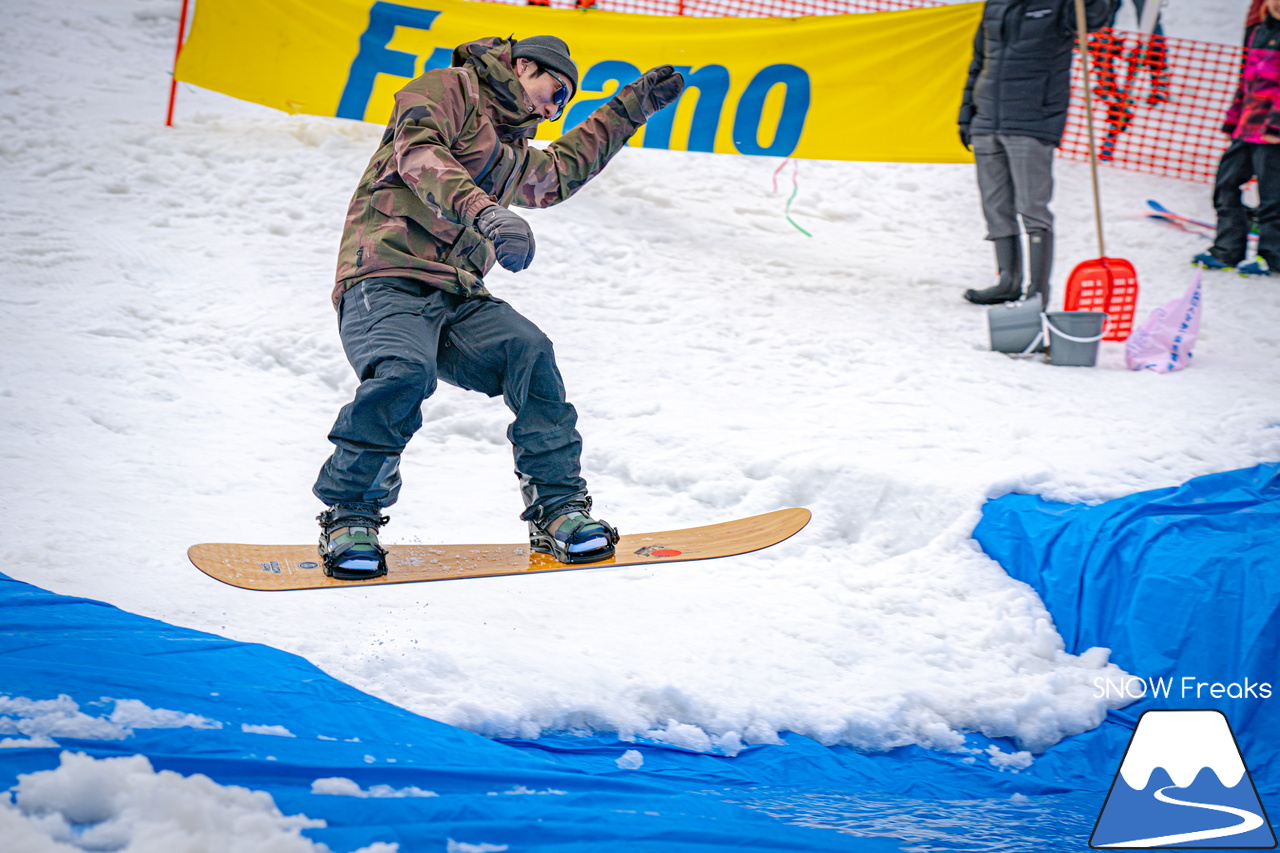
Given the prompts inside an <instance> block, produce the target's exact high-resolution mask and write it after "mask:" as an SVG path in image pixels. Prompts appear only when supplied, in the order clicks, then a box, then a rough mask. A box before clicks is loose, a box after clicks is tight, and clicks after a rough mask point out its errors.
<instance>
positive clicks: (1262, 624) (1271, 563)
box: [0, 465, 1280, 853]
mask: <svg viewBox="0 0 1280 853" xmlns="http://www.w3.org/2000/svg"><path fill="white" fill-rule="evenodd" d="M1277 522H1280V465H1263V466H1259V467H1257V468H1253V469H1249V470H1246V471H1236V472H1230V473H1226V474H1217V475H1211V476H1209V477H1202V478H1199V479H1197V480H1193V481H1191V482H1189V483H1187V484H1185V485H1184V486H1181V487H1178V488H1175V489H1162V490H1157V491H1153V492H1145V493H1142V494H1138V495H1132V496H1130V497H1127V498H1121V499H1118V500H1114V501H1110V502H1108V503H1105V504H1101V505H1099V506H1081V505H1066V504H1054V503H1050V502H1046V501H1043V500H1040V499H1039V498H1035V497H1029V496H1023V495H1008V496H1005V497H1003V498H999V499H997V500H994V501H991V502H990V503H988V505H987V507H986V508H985V509H984V516H983V520H982V522H981V523H980V524H979V525H978V528H977V529H976V531H975V534H974V535H975V538H976V539H978V541H979V542H980V543H981V545H982V547H983V548H984V549H985V550H986V551H987V552H988V553H989V554H991V555H992V556H993V557H994V558H995V559H997V560H999V561H1000V563H1001V564H1002V565H1003V566H1005V567H1006V569H1008V571H1009V572H1010V574H1012V575H1013V576H1014V577H1016V578H1019V579H1021V580H1023V581H1026V582H1027V583H1029V584H1031V585H1032V586H1033V587H1035V588H1036V589H1037V590H1038V591H1039V593H1040V595H1041V596H1042V597H1043V599H1044V601H1045V603H1046V605H1047V606H1048V608H1049V610H1050V612H1051V613H1052V614H1053V616H1054V619H1055V621H1056V623H1057V625H1058V627H1059V630H1060V631H1061V632H1062V634H1063V636H1064V637H1065V638H1066V643H1067V646H1068V649H1069V650H1070V651H1073V652H1081V651H1084V650H1085V649H1087V648H1089V647H1091V646H1107V647H1109V648H1111V649H1113V656H1112V658H1113V660H1115V661H1116V662H1117V663H1118V664H1119V665H1120V666H1121V667H1123V668H1124V669H1125V670H1126V671H1128V672H1130V673H1133V674H1134V675H1136V676H1140V677H1142V678H1151V679H1157V678H1160V677H1173V678H1177V679H1181V678H1182V677H1183V676H1191V677H1192V678H1193V679H1194V680H1195V681H1196V682H1203V683H1206V684H1212V683H1215V682H1216V683H1222V684H1224V685H1227V684H1243V682H1244V680H1245V679H1246V678H1247V679H1249V680H1250V681H1251V682H1270V683H1271V684H1272V685H1273V689H1276V691H1277V694H1280V671H1278V669H1280V668H1278V667H1277V664H1276V661H1277V659H1278V658H1280V648H1278V647H1277V646H1278V643H1280V620H1277V618H1276V614H1277V609H1278V607H1280V523H1277ZM1178 684H1179V686H1181V682H1180V681H1179V682H1178ZM1133 686H1134V685H1130V689H1133ZM1255 689H1256V688H1255ZM1193 691H1194V687H1193ZM1201 694H1202V695H1201V697H1200V698H1198V699H1197V698H1194V697H1191V698H1187V697H1183V696H1178V697H1176V699H1174V698H1171V699H1159V700H1156V699H1151V698H1148V699H1145V700H1143V701H1141V702H1138V703H1136V704H1134V705H1131V706H1129V707H1128V708H1126V709H1124V710H1122V711H1118V712H1113V713H1112V714H1110V715H1109V716H1108V719H1107V721H1106V722H1105V723H1104V724H1103V725H1102V726H1100V727H1099V728H1098V729H1096V730H1094V731H1092V732H1088V733H1086V734H1084V735H1080V736H1077V737H1074V738H1069V739H1067V740H1066V741H1063V742H1062V743H1060V744H1058V745H1057V746H1055V747H1053V748H1052V749H1050V750H1048V751H1047V752H1045V753H1043V754H1042V755H1040V756H1037V758H1036V760H1035V762H1034V763H1033V764H1032V765H1031V766H1030V767H1029V768H1027V769H1025V770H1023V771H1021V772H1009V771H1000V770H998V769H996V768H992V767H990V766H989V765H987V764H986V763H985V762H977V763H970V762H967V761H966V760H965V759H966V756H965V755H964V754H962V753H958V754H944V753H938V752H931V751H928V750H924V749H920V748H916V747H909V748H903V749H897V750H893V751H891V752H889V753H884V754H876V755H864V754H859V753H857V752H855V751H854V750H851V749H844V748H834V749H832V748H827V747H823V746H821V745H820V744H817V743H815V742H813V741H811V740H809V739H807V738H803V737H800V736H797V735H794V734H789V735H786V736H785V743H784V744H782V745H768V746H753V747H749V748H748V749H746V750H744V751H743V752H741V753H740V754H738V755H737V756H735V757H732V758H731V757H726V756H716V755H705V754H696V753H690V752H687V751H684V750H680V749H676V748H672V747H670V746H666V745H662V744H647V743H633V742H622V741H619V740H617V739H616V738H612V737H610V736H609V735H607V734H594V735H591V736H580V735H576V734H570V733H564V734H560V735H548V736H546V737H543V738H539V739H538V740H536V741H504V742H495V741H491V740H486V739H484V738H481V737H478V736H476V735H473V734H470V733H468V732H464V731H461V730H458V729H454V728H451V727H449V726H445V725H443V724H440V723H436V722H434V721H431V720H428V719H424V718H422V717H418V716H415V715H413V714H411V713H408V712H406V711H404V710H402V709H399V708H396V707H395V706H392V705H389V704H387V703H385V702H382V701H381V700H377V699H374V698H372V697H370V696H367V695H365V694H362V693H360V692H359V691H356V690H354V689H353V688H351V687H349V686H347V685H345V684H342V683H340V682H337V681H335V680H333V679H332V678H330V677H328V676H326V675H325V674H324V673H322V672H320V671H319V670H317V669H316V668H315V667H313V666H312V665H310V664H309V663H307V662H306V661H304V660H302V659H299V658H297V657H294V656H292V655H289V654H286V653H283V652H280V651H278V650H274V649H271V648H268V647H265V646H259V645H252V644H244V643H236V642H232V641H230V640H227V639H224V638H221V637H217V636H213V635H209V634H203V633H200V632H196V631H190V630H186V629H182V628H177V627H174V626H171V625H167V624H165V623H162V622H157V621H155V620H150V619H144V618H142V617H138V616H134V615H131V614H127V613H124V612H122V611H120V610H118V609H116V608H113V607H110V606H108V605H104V604H101V603H98V602H92V601H87V600H84V599H76V598H67V597H62V596H57V595H54V594H51V593H48V592H45V591H42V590H40V589H37V588H35V587H32V586H29V585H26V584H22V583H19V582H17V581H13V580H11V579H9V578H6V577H4V576H3V575H0V695H9V696H22V697H27V698H30V699H53V698H55V697H57V696H59V695H66V696H69V697H71V698H72V699H73V700H74V701H75V702H77V703H78V704H79V705H80V706H81V709H82V710H83V711H84V712H85V713H97V714H99V715H102V716H108V715H109V714H110V713H111V711H112V707H111V703H110V701H104V699H103V697H110V698H111V699H115V700H123V699H137V700H140V701H142V702H145V703H146V704H147V705H148V706H150V707H152V708H162V709H167V710H172V711H180V712H182V713H186V714H196V715H200V716H201V717H205V718H208V719H210V720H216V721H219V722H220V723H221V724H222V726H221V728H218V729H192V728H174V729H159V728H135V729H134V730H133V732H132V735H131V736H130V737H128V738H127V739H124V740H96V739H95V740H89V739H76V738H68V737H59V738H58V739H57V740H58V747H56V748H42V747H21V748H10V749H0V789H3V788H5V787H8V786H10V785H12V784H14V782H15V781H16V776H17V774H19V773H30V772H33V771H37V770H47V769H52V768H54V767H56V766H57V764H58V754H59V752H60V751H61V750H62V749H70V750H73V751H79V752H85V753H88V754H90V755H93V756H95V757H108V756H116V755H133V754H139V753H141V754H144V755H146V756H148V757H149V758H150V760H151V762H152V764H153V765H154V766H155V768H156V769H157V770H160V769H165V770H174V771H177V772H179V773H182V774H184V775H191V774H194V773H203V774H205V775H207V776H209V777H211V778H212V779H214V780H215V781H217V782H219V783H221V784H224V785H230V784H234V785H241V786H244V787H248V788H252V789H259V790H265V791H268V792H270V793H271V794H272V796H273V797H274V798H275V801H276V803H277V805H278V806H279V807H280V809H281V810H282V811H283V812H284V813H285V814H298V813H305V814H306V815H308V816H309V817H312V818H321V819H324V820H325V821H326V822H327V823H328V826H327V827H326V828H323V829H310V830H306V833H307V834H308V835H309V836H310V837H312V838H314V839H315V840H317V841H323V842H324V843H326V844H328V845H329V846H330V847H331V848H332V849H333V850H334V851H336V853H344V851H350V850H353V849H356V848H358V847H362V846H366V845H369V844H371V843H373V842H375V841H388V842H392V841H394V842H399V843H400V844H401V850H402V853H408V851H420V850H444V849H445V847H446V844H447V842H448V840H449V839H453V840H454V841H457V842H462V843H465V844H475V845H479V844H491V845H503V844H506V845H508V849H509V850H511V851H513V853H514V851H520V850H539V851H554V850H566V851H568V850H584V851H585V850H602V849H618V850H622V849H625V850H628V851H648V850H655V851H657V850H662V851H683V850H688V851H703V850H705V851H713V850H729V849H735V850H789V851H805V850H813V851H825V850H844V851H857V850H880V849H896V845H890V844H887V843H886V842H884V841H877V840H872V839H865V838H858V837H855V835H850V834H839V833H837V832H835V831H833V830H832V829H829V828H814V827H811V826H797V825H789V822H790V823H800V822H804V823H818V824H822V825H824V826H826V827H841V828H844V829H846V830H848V831H849V832H853V833H855V834H856V833H864V834H866V833H870V834H874V835H880V836H888V837H898V838H905V839H910V840H911V841H912V842H913V844H915V845H917V846H918V847H919V848H920V849H939V850H941V849H996V848H997V847H998V848H999V849H1007V850H1086V849H1087V846H1086V844H1087V837H1088V832H1089V830H1090V829H1091V828H1092V821H1093V818H1094V817H1095V816H1096V814H1097V810H1098V808H1099V807H1100V806H1101V804H1102V800H1103V798H1104V796H1105V793H1106V791H1107V789H1108V787H1109V786H1110V784H1111V779H1112V777H1113V775H1114V774H1115V771H1116V768H1117V766H1118V764H1119V761H1120V758H1121V757H1122V755H1123V754H1124V749H1125V746H1126V744H1127V742H1128V739H1129V736H1130V734H1131V732H1132V728H1133V725H1134V723H1135V721H1136V719H1137V717H1138V715H1139V714H1140V713H1141V712H1142V710H1145V709H1146V708H1151V707H1159V708H1170V707H1216V708H1220V709H1221V710H1223V711H1224V712H1225V713H1226V714H1227V715H1228V718H1229V719H1230V720H1231V723H1232V725H1233V727H1234V728H1235V731H1236V733H1237V735H1238V736H1239V738H1240V742H1241V746H1242V748H1243V749H1244V751H1245V756H1246V760H1247V762H1248V765H1249V767H1250V769H1251V770H1252V772H1253V779H1254V781H1255V783H1256V784H1257V786H1258V788H1259V790H1260V791H1262V792H1264V803H1265V804H1266V805H1268V806H1270V807H1271V808H1270V812H1271V813H1272V814H1276V813H1277V811H1278V809H1277V808H1276V805H1277V804H1276V803H1274V802H1268V799H1272V800H1274V798H1275V795H1276V794H1277V793H1280V772H1277V771H1278V770H1280V767H1278V765H1277V755H1278V754H1280V728H1278V727H1277V725H1276V723H1277V721H1278V720H1277V712H1276V711H1275V710H1273V709H1276V708H1280V695H1276V696H1274V697H1273V698H1270V699H1262V698H1257V699H1253V698H1239V699H1236V698H1231V697H1227V696H1224V697H1222V698H1220V699H1217V700H1214V699H1213V698H1212V697H1210V696H1209V695H1208V694H1206V693H1205V692H1204V690H1203V689H1202V690H1201ZM94 709H97V710H94ZM0 723H3V719H0ZM264 726H265V727H271V726H281V727H284V728H287V730H288V733H289V734H291V735H293V737H284V736H278V734H277V735H273V734H270V733H264V732H269V731H271V729H270V728H267V729H263V728H262V727H264ZM246 727H247V728H246ZM2 737H3V735H0V738H2ZM353 737H358V738H359V742H354V741H352V740H350V739H351V738H353ZM968 743H969V745H970V746H972V747H974V748H977V749H984V748H985V747H987V746H989V745H991V744H993V743H994V744H995V745H998V746H1000V748H1001V749H1002V750H1003V751H1005V752H1010V751H1013V750H1014V749H1016V747H1014V746H1013V745H1012V744H1010V743H1008V742H1005V741H991V740H988V739H986V738H984V737H981V736H979V735H970V736H969V738H968ZM627 750H636V751H638V752H640V753H641V755H642V756H643V765H642V766H641V767H640V768H638V769H635V770H624V769H622V768H620V767H619V766H618V763H617V761H618V759H619V757H621V756H622V754H623V753H624V752H625V751H627ZM329 777H343V778H347V779H351V780H353V781H355V782H356V783H358V784H359V785H360V786H361V787H362V788H365V789H368V788H370V787H371V786H374V785H389V786H391V787H393V788H397V789H402V788H408V787H410V786H413V787H418V788H422V789H426V790H430V791H433V792H436V793H437V794H439V795H440V796H438V797H430V798H421V797H419V798H400V799H360V798H354V797H344V796H328V795H321V794H313V793H312V792H311V784H312V782H313V781H314V780H316V779H319V778H329ZM521 790H522V791H556V792H558V793H554V794H544V795H534V794H528V795H511V796H506V795H505V793H506V792H511V791H521ZM1012 795H1022V796H1023V797H1030V798H1034V802H1035V803H1042V804H1047V805H1045V806H1044V807H1043V808H1040V809H1038V810H1037V809H1036V808H1034V807H1030V806H1027V805H1025V803H1026V800H1025V799H1023V800H1019V798H1018V797H1014V799H1013V800H1012V802H1014V803H1015V804H1017V803H1022V804H1023V805H1018V806H1017V807H1016V808H1012V807H1009V806H1008V804H1009V803H1010V802H1011V801H1010V797H1011V796H1012ZM962 800H963V801H968V802H974V803H979V804H981V814H982V815H985V816H986V817H985V818H979V817H978V816H977V813H975V812H974V811H972V810H966V809H968V807H966V806H964V804H963V803H962V802H961V801H962ZM735 803H741V804H746V805H751V806H753V808H743V807H741V806H740V805H735ZM1011 808H1012V810H1010V809H1011ZM770 813H771V814H774V815H776V816H777V817H776V818H774V817H769V816H768V814H770ZM982 820H985V821H986V823H985V824H984V827H983V828H982V829H981V830H979V829H978V826H979V823H980V821H982ZM978 831H981V832H984V833H987V837H985V838H984V839H979V840H978V842H977V843H976V845H975V843H974V840H973V839H972V838H969V837H967V836H969V835H972V834H973V833H974V832H978ZM1001 831H1004V832H1005V833H1006V836H1005V838H1004V840H1003V841H1001V842H1000V843H999V844H996V843H994V842H993V841H992V839H993V838H994V837H995V836H996V835H998V834H999V832H1001ZM966 845H967V846H966Z"/></svg>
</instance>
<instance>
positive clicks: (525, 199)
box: [512, 65, 684, 207]
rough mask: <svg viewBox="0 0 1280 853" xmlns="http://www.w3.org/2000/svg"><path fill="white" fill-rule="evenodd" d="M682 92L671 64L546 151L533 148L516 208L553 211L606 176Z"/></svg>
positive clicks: (621, 93)
mask: <svg viewBox="0 0 1280 853" xmlns="http://www.w3.org/2000/svg"><path fill="white" fill-rule="evenodd" d="M682 91H684V77H682V76H681V75H680V72H678V71H676V70H675V69H674V68H672V67H671V66H670V65H664V66H660V67H658V68H654V69H653V70H651V71H649V72H647V73H645V74H644V75H642V76H641V77H639V78H638V79H636V80H635V81H634V82H632V83H629V84H627V85H626V86H623V87H622V88H621V89H620V90H619V91H618V94H616V95H614V96H613V97H612V98H610V99H609V100H608V101H607V102H605V103H604V104H602V105H601V106H600V107H599V108H598V109H597V110H596V111H595V112H593V113H592V114H591V115H590V116H589V117H588V118H587V120H586V121H584V122H582V123H581V124H579V125H578V126H577V127H575V128H574V129H573V130H570V131H569V132H568V133H566V134H564V135H563V136H561V137H560V138H559V139H557V140H556V141H555V142H553V143H551V145H549V146H548V147H547V148H546V149H545V150H539V149H536V148H530V149H529V158H528V161H527V162H526V163H525V167H524V170H523V172H522V173H521V175H520V179H519V181H518V188H517V190H516V194H515V197H514V198H513V199H512V203H513V204H516V205H518V206H520V207H549V206H551V205H553V204H559V203H560V202H562V201H564V200H565V199H567V198H569V196H571V195H573V194H574V193H575V192H577V191H578V188H579V187H581V186H582V185H583V184H585V183H586V182H587V181H589V180H591V179H592V178H594V177H595V176H596V175H598V174H599V173H600V171H601V170H602V169H603V168H604V167H605V164H606V163H608V162H609V161H610V160H611V159H613V155H615V154H617V153H618V151H619V150H621V148H622V146H624V145H626V144H627V140H628V139H630V138H631V137H632V135H633V134H635V132H636V131H637V130H639V128H640V126H641V125H643V124H644V123H645V122H646V121H647V120H648V119H649V116H651V115H653V114H654V113H656V112H657V111H658V110H660V109H662V108H663V107H665V106H668V105H669V104H672V103H674V102H675V101H676V99H677V98H679V97H680V93H681V92H682Z"/></svg>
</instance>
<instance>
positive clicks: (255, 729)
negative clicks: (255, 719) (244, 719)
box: [240, 723, 297, 737]
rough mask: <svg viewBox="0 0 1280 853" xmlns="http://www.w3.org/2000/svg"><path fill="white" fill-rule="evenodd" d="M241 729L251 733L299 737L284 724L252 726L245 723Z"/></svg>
mask: <svg viewBox="0 0 1280 853" xmlns="http://www.w3.org/2000/svg"><path fill="white" fill-rule="evenodd" d="M240 731H242V732H247V733H249V734H251V735H272V736H274V737H297V735H295V734H294V733H293V732H291V731H289V730H288V729H286V728H285V727H284V726H251V725H249V724H248V723H244V724H242V725H241V726H240Z"/></svg>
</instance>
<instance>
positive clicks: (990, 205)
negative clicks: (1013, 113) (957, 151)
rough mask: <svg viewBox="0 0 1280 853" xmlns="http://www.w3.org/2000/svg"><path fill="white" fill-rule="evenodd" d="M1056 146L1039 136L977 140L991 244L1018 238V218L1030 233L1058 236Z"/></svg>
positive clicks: (975, 152) (991, 136)
mask: <svg viewBox="0 0 1280 853" xmlns="http://www.w3.org/2000/svg"><path fill="white" fill-rule="evenodd" d="M1054 147H1055V146H1054V145H1053V144H1052V143H1049V142H1044V141H1042V140H1040V139H1036V138H1035V137H1033V136H1007V135H1005V134H1003V133H995V134H984V135H982V136H974V137H973V157H974V160H975V161H976V162H977V166H978V191H979V192H981V193H982V213H983V215H984V216H986V218H987V239H988V240H998V239H1000V238H1001V237H1016V236H1017V235H1018V217H1022V226H1023V228H1024V229H1025V230H1027V231H1052V230H1053V214H1052V213H1050V212H1049V200H1050V199H1051V198H1053V150H1054Z"/></svg>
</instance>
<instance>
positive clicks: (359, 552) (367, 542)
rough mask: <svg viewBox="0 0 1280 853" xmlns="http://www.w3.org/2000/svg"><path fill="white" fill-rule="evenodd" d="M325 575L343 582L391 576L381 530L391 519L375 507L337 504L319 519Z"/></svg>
mask: <svg viewBox="0 0 1280 853" xmlns="http://www.w3.org/2000/svg"><path fill="white" fill-rule="evenodd" d="M316 520H317V521H319V522H320V556H321V558H322V559H323V560H324V573H325V574H326V575H328V576H329V577H331V578H335V579H336V580H340V581H362V580H369V579H371V578H377V577H382V576H383V575H385V574H386V573H387V551H386V549H385V548H383V547H382V546H381V545H379V544H378V528H380V527H382V525H384V524H386V523H387V522H388V521H390V520H391V519H389V518H387V516H385V515H381V514H379V512H378V507H376V506H373V505H371V504H366V505H356V504H337V505H335V506H333V507H330V508H329V509H328V510H326V511H324V512H322V513H320V514H319V515H318V516H316Z"/></svg>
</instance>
